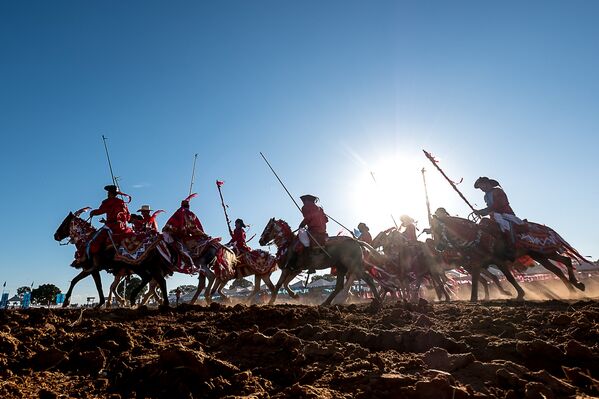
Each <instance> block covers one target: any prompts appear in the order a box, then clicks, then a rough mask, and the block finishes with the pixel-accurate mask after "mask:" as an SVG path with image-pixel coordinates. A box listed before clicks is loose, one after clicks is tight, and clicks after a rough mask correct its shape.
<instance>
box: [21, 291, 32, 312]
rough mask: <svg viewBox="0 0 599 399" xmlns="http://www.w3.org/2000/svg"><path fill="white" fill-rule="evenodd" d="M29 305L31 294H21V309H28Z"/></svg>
mask: <svg viewBox="0 0 599 399" xmlns="http://www.w3.org/2000/svg"><path fill="white" fill-rule="evenodd" d="M29 305H31V292H26V293H24V294H23V301H22V302H21V307H22V308H23V309H29Z"/></svg>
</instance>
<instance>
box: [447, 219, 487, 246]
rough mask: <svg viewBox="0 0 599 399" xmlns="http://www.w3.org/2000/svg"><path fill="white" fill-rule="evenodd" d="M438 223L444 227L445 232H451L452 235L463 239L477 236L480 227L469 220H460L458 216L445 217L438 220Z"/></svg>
mask: <svg viewBox="0 0 599 399" xmlns="http://www.w3.org/2000/svg"><path fill="white" fill-rule="evenodd" d="M439 221H440V222H441V223H443V224H444V225H445V227H446V228H447V230H449V231H451V233H452V234H456V235H458V236H460V237H461V238H463V239H468V240H470V239H472V238H473V236H474V235H476V234H477V232H478V230H479V229H481V226H479V225H478V224H476V223H474V222H473V221H471V220H468V219H465V218H461V217H458V216H445V217H442V218H439Z"/></svg>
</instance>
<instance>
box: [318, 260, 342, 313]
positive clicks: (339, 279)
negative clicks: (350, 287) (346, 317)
mask: <svg viewBox="0 0 599 399" xmlns="http://www.w3.org/2000/svg"><path fill="white" fill-rule="evenodd" d="M344 284H345V271H343V270H339V269H337V281H335V289H334V290H333V292H331V293H330V294H329V296H328V297H327V299H325V301H324V302H323V303H322V304H323V306H326V305H330V304H331V303H332V302H333V299H335V297H336V296H337V294H339V293H340V292H341V291H342V290H343V285H344Z"/></svg>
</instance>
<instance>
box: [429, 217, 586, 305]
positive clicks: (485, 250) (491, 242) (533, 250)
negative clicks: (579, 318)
mask: <svg viewBox="0 0 599 399" xmlns="http://www.w3.org/2000/svg"><path fill="white" fill-rule="evenodd" d="M483 220H486V219H483ZM528 225H529V228H530V229H531V231H532V232H535V233H537V234H538V235H539V237H540V236H544V237H545V238H544V240H537V243H536V244H537V245H534V246H533V245H531V246H530V248H529V247H525V246H524V247H520V248H517V252H516V255H517V257H522V256H529V257H530V258H532V259H534V260H535V261H536V262H538V263H540V264H541V265H542V266H543V267H545V268H546V269H547V270H549V271H550V272H552V273H554V274H555V275H556V276H557V277H559V279H560V280H561V281H562V282H563V283H564V284H565V285H566V287H567V288H568V289H569V290H570V291H574V290H575V288H578V289H579V290H581V291H584V288H585V287H584V284H583V283H581V282H579V281H578V280H577V279H576V276H575V275H574V269H573V265H572V259H574V260H576V261H579V262H582V261H584V258H583V257H582V255H580V254H579V253H578V252H577V251H576V250H575V249H574V248H573V247H572V246H571V245H570V244H568V243H567V242H566V241H565V240H564V239H563V238H562V237H560V236H559V234H557V233H556V232H555V231H554V230H552V229H551V228H549V227H546V226H541V225H538V224H536V223H530V222H528ZM431 227H432V228H433V234H434V236H435V241H436V243H437V247H438V248H439V249H444V248H452V249H455V250H457V251H459V252H460V253H461V254H462V255H463V256H465V257H466V258H469V259H470V261H469V262H468V263H469V264H470V266H471V268H472V270H471V271H470V270H469V272H470V274H471V275H472V294H471V296H470V300H471V301H477V300H478V281H479V277H480V272H481V269H482V268H485V267H488V266H489V265H495V266H496V267H497V268H498V269H499V270H501V272H503V274H504V275H505V277H506V278H507V280H508V281H509V282H510V283H511V284H512V285H513V286H514V288H515V289H516V291H517V292H518V296H517V299H519V300H522V299H523V298H524V290H523V289H522V287H520V285H519V284H518V282H517V281H516V279H515V278H514V276H513V275H512V273H511V271H510V270H509V268H508V265H510V264H512V262H511V261H509V260H508V259H507V258H506V251H505V245H506V242H505V241H504V239H503V237H502V235H501V232H500V231H499V228H498V227H497V226H495V225H494V223H492V222H484V223H481V224H477V223H475V222H473V221H470V220H468V219H463V218H459V217H452V216H434V217H433V222H432V226H431ZM474 260H475V261H476V262H474ZM551 261H555V262H559V263H562V264H563V265H565V266H566V268H567V270H568V277H566V276H565V275H564V274H563V273H562V271H561V269H560V268H559V267H558V266H556V265H555V264H553V263H552V262H551ZM475 263H476V264H475Z"/></svg>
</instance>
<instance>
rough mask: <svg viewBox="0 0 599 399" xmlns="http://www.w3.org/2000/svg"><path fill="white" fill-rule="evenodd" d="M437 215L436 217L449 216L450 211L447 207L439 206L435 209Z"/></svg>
mask: <svg viewBox="0 0 599 399" xmlns="http://www.w3.org/2000/svg"><path fill="white" fill-rule="evenodd" d="M435 216H436V217H447V216H449V212H447V209H445V208H437V210H436V211H435Z"/></svg>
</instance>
